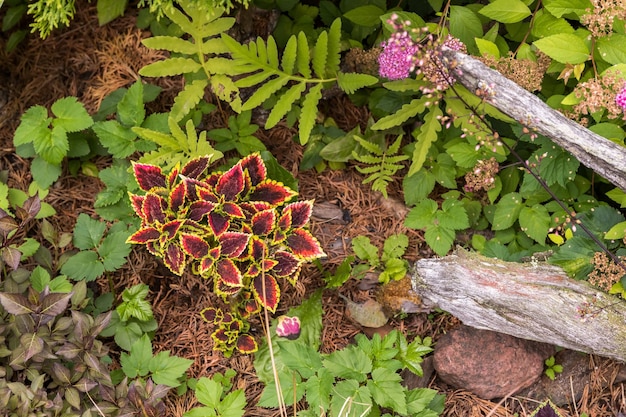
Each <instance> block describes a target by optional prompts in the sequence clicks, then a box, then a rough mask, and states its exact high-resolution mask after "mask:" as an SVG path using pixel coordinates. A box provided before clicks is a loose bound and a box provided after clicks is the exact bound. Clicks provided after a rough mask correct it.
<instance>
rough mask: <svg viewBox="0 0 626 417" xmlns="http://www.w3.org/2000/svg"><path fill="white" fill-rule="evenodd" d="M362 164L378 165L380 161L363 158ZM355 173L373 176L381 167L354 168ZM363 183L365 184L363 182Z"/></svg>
mask: <svg viewBox="0 0 626 417" xmlns="http://www.w3.org/2000/svg"><path fill="white" fill-rule="evenodd" d="M361 162H363V163H364V164H380V163H382V161H380V160H376V159H371V158H363V160H362V161H361ZM356 169H357V171H359V172H360V173H361V174H373V173H375V172H379V171H381V167H380V166H379V165H374V166H369V167H356ZM364 183H365V182H364Z"/></svg>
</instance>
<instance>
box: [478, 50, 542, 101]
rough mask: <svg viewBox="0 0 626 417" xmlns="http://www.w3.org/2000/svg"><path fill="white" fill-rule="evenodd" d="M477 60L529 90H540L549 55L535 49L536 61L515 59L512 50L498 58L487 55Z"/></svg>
mask: <svg viewBox="0 0 626 417" xmlns="http://www.w3.org/2000/svg"><path fill="white" fill-rule="evenodd" d="M479 60H480V61H482V62H483V63H484V64H485V65H487V66H489V67H491V68H493V69H495V70H496V71H498V72H499V73H500V74H502V75H504V76H505V77H506V78H508V79H509V80H511V81H513V82H515V83H517V84H519V85H520V86H521V87H522V88H524V89H526V90H528V91H531V92H534V91H540V90H541V82H542V81H543V76H544V75H545V73H546V70H547V69H548V66H549V65H550V57H548V56H547V55H546V54H544V53H542V52H541V51H537V61H536V62H535V61H533V60H531V59H516V58H515V57H514V56H513V53H512V52H509V56H507V57H500V58H499V59H495V57H493V56H491V55H487V56H484V57H482V58H479Z"/></svg>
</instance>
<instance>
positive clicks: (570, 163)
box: [539, 145, 580, 187]
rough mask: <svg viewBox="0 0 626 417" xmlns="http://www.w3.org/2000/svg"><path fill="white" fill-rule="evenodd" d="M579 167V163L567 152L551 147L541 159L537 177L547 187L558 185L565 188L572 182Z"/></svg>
mask: <svg viewBox="0 0 626 417" xmlns="http://www.w3.org/2000/svg"><path fill="white" fill-rule="evenodd" d="M542 149H543V148H542ZM579 166H580V162H578V160H577V159H576V158H574V157H573V156H572V155H571V154H570V153H569V152H567V151H565V150H563V149H562V148H560V147H558V146H555V145H552V147H551V148H549V149H547V152H546V156H545V157H543V158H542V159H541V163H540V165H539V175H540V176H541V178H543V179H544V180H545V181H546V183H547V184H548V185H554V184H560V185H562V186H563V187H565V186H567V184H568V183H571V182H573V181H574V178H576V173H577V171H578V167H579Z"/></svg>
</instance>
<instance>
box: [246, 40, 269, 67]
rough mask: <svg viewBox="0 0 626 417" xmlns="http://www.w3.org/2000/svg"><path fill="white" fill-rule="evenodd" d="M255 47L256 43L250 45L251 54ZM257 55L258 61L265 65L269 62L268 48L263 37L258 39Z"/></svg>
mask: <svg viewBox="0 0 626 417" xmlns="http://www.w3.org/2000/svg"><path fill="white" fill-rule="evenodd" d="M254 46H255V43H253V42H250V44H249V45H248V48H250V49H249V50H250V52H252V51H253V48H254ZM256 55H257V57H258V60H259V61H260V62H262V63H263V64H266V63H267V62H268V58H267V46H266V45H265V41H264V40H263V38H261V37H258V38H256Z"/></svg>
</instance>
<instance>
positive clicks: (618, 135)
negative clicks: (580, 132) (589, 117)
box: [589, 123, 626, 142]
mask: <svg viewBox="0 0 626 417" xmlns="http://www.w3.org/2000/svg"><path fill="white" fill-rule="evenodd" d="M589 130H591V131H592V132H594V133H597V134H598V135H600V136H603V137H605V138H607V139H610V140H613V141H618V142H620V141H622V142H623V140H624V138H625V137H626V133H624V129H623V128H622V127H621V126H618V125H615V124H613V123H598V124H595V125H593V126H589Z"/></svg>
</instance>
